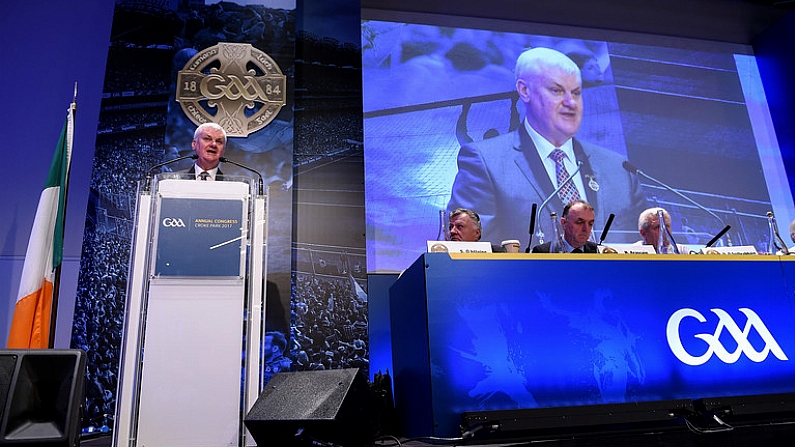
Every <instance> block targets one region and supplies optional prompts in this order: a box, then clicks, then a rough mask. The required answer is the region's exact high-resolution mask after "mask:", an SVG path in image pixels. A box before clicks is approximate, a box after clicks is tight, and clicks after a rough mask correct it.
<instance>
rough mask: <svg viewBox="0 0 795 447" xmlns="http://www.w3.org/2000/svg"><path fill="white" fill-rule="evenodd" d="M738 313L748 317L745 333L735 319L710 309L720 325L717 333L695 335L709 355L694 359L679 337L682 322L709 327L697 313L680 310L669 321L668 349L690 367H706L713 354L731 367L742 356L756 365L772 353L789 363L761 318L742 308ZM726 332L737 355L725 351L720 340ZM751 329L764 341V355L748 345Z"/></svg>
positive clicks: (705, 354)
mask: <svg viewBox="0 0 795 447" xmlns="http://www.w3.org/2000/svg"><path fill="white" fill-rule="evenodd" d="M739 310H740V312H742V313H743V314H745V316H746V317H748V320H747V321H746V322H745V327H744V328H743V329H740V327H739V326H738V325H737V323H736V322H735V321H734V320H733V319H732V317H731V315H729V314H728V313H727V312H726V311H725V310H723V309H710V311H711V312H712V313H714V314H715V315H717V316H718V324H717V326H715V331H714V332H713V333H711V334H710V333H701V334H694V335H693V337H694V338H698V339H701V340H704V341H705V342H706V343H707V346H708V349H707V350H706V352H704V353H703V354H701V355H699V356H694V355H692V354H691V353H689V352H687V350H686V349H685V347H684V345H682V339H681V338H680V334H679V326H680V324H681V323H682V320H684V319H685V318H695V319H696V320H698V322H699V323H706V322H707V319H706V318H705V317H704V316H703V315H701V313H700V312H698V311H697V310H695V309H688V308H684V309H679V310H677V311H676V312H674V313H673V315H671V317H670V318H669V319H668V325H667V327H666V331H665V332H666V337H667V338H668V346H669V347H670V348H671V351H672V352H673V353H674V355H675V356H676V358H678V359H679V360H681V361H682V362H683V363H685V364H687V365H691V366H698V365H703V364H704V363H706V362H707V360H709V359H710V358H712V356H713V354H714V355H715V356H717V357H718V359H720V360H721V361H722V362H724V363H729V364H732V363H734V362H736V361H737V360H739V358H740V355H741V354H745V356H746V357H748V359H749V360H751V361H752V362H756V363H759V362H762V361H764V360H765V359H767V356H768V354H770V353H772V354H773V355H774V356H775V357H776V358H777V359H779V360H788V359H787V356H786V354H784V351H783V350H782V349H781V347H780V346H779V345H778V342H776V340H775V339H774V338H773V335H772V334H770V331H769V330H768V329H767V327H766V326H765V323H763V322H762V319H761V318H759V315H757V314H756V312H754V311H753V310H751V309H748V308H746V307H742V308H740V309H739ZM724 329H725V330H727V331H728V332H729V335H730V336H731V337H732V338H733V339H734V341H735V342H737V348H736V349H735V350H734V352H729V351H728V350H726V348H725V347H724V346H723V344H722V343H721V342H720V337H721V334H722V333H723V330H724ZM751 329H754V330H756V332H757V333H758V334H759V336H760V337H761V338H762V341H764V342H765V346H764V348H762V350H761V351H757V350H756V348H754V346H753V345H751V343H750V342H749V341H748V338H749V336H750V334H751Z"/></svg>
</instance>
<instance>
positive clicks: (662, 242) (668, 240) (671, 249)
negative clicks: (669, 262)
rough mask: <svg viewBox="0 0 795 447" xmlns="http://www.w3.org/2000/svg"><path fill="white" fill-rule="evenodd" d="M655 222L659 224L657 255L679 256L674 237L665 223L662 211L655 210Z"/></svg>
mask: <svg viewBox="0 0 795 447" xmlns="http://www.w3.org/2000/svg"><path fill="white" fill-rule="evenodd" d="M657 221H658V222H660V234H659V235H657V253H676V254H679V247H677V245H676V241H675V240H674V235H673V234H671V229H670V228H668V225H667V224H666V222H665V213H664V212H663V210H657Z"/></svg>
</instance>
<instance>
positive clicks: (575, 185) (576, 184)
mask: <svg viewBox="0 0 795 447" xmlns="http://www.w3.org/2000/svg"><path fill="white" fill-rule="evenodd" d="M515 71H516V90H517V92H518V93H519V99H520V104H524V107H525V120H524V122H523V123H522V125H520V127H519V128H518V129H517V130H516V131H514V132H511V133H507V134H503V135H500V136H498V137H494V138H489V139H485V140H483V141H480V142H476V143H471V144H465V145H463V146H461V149H460V151H459V153H458V174H457V175H456V178H455V181H454V183H453V188H452V193H451V198H450V203H449V204H448V210H454V209H456V208H459V207H462V208H469V209H476V210H478V213H479V214H480V217H481V221H482V224H483V229H484V230H483V240H488V241H500V240H505V239H524V238H527V237H528V231H527V230H528V222H529V219H530V210H531V207H532V204H533V203H536V204H542V203H543V202H544V201H545V200H546V199H547V198H548V197H550V196H551V195H552V193H553V192H554V191H555V189H556V188H557V187H558V186H559V185H561V184H564V183H565V184H564V186H563V187H562V188H561V190H560V191H559V192H558V194H556V197H552V198H551V199H550V201H549V202H548V208H547V209H546V212H549V211H555V210H560V209H561V208H563V206H564V204H566V203H569V202H571V201H572V200H579V199H582V200H587V201H588V202H589V203H591V204H593V206H594V207H595V208H596V209H597V210H598V212H597V214H596V222H597V225H598V227H600V228H604V225H605V223H606V221H607V216H608V215H609V214H610V213H614V214H616V219H615V221H614V223H613V226H612V228H613V229H616V228H618V229H621V230H625V231H626V235H627V237H628V238H627V241H626V242H631V241H633V240H634V239H635V238H636V237H637V236H636V235H637V229H636V228H637V226H636V225H637V216H638V214H640V212H641V211H642V210H643V209H645V208H647V207H648V206H647V203H646V199H645V197H644V196H643V194H641V191H640V187H639V184H638V180H637V178H635V177H633V176H631V175H630V173H629V172H628V171H627V170H625V169H624V168H623V167H622V163H623V162H624V161H625V160H624V157H623V156H621V155H619V154H618V153H616V152H613V151H611V150H608V149H605V148H602V147H599V146H596V145H593V144H589V143H586V142H584V141H580V140H577V139H575V138H574V135H575V134H576V133H577V131H578V130H579V127H580V122H581V120H582V114H583V104H582V80H581V75H580V70H579V68H578V67H577V65H576V64H575V63H574V62H573V61H572V60H571V59H569V58H568V57H567V56H566V55H564V54H563V53H560V52H558V51H556V50H552V49H549V48H540V47H539V48H532V49H530V50H527V51H525V52H524V53H522V54H521V55H520V56H519V58H518V59H517V61H516V70H515ZM578 166H581V167H580V170H579V172H576V169H577V167H578ZM575 172H576V174H575ZM569 178H570V180H569V181H568V182H567V181H566V180H567V179H569ZM542 212H545V210H539V215H541V213H542ZM545 230H549V229H545ZM619 239H620V236H619ZM525 240H526V239H525Z"/></svg>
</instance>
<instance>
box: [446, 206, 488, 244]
mask: <svg viewBox="0 0 795 447" xmlns="http://www.w3.org/2000/svg"><path fill="white" fill-rule="evenodd" d="M449 229H450V240H451V241H462V242H477V241H479V240H480V235H481V233H482V232H483V228H482V226H481V224H480V216H478V213H476V212H474V211H472V210H469V209H466V208H456V209H455V210H454V211H453V212H452V213H450V225H449Z"/></svg>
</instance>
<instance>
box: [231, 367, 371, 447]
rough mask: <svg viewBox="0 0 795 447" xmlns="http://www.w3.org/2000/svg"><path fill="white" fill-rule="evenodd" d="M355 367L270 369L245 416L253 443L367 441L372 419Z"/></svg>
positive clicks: (347, 446)
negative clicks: (267, 377)
mask: <svg viewBox="0 0 795 447" xmlns="http://www.w3.org/2000/svg"><path fill="white" fill-rule="evenodd" d="M373 419H374V414H373V411H372V398H371V394H370V391H369V387H368V384H367V381H366V380H365V378H364V377H363V376H362V375H361V374H360V373H359V370H358V368H349V369H333V370H324V371H299V372H283V373H277V374H275V375H274V376H273V377H272V378H271V379H270V381H269V382H268V384H267V386H266V388H265V390H264V391H263V392H262V394H260V396H259V398H258V399H257V401H256V402H255V403H254V406H253V407H252V408H251V411H249V412H248V414H247V415H246V418H245V421H244V422H245V425H246V428H248V431H249V433H251V436H252V437H253V438H254V441H256V442H257V445H258V446H278V447H293V446H307V445H341V446H344V447H351V446H368V445H371V443H372V440H373V439H372V438H373V436H374V434H375V433H374V432H375V428H374V425H375V423H374V422H375V421H374V420H373Z"/></svg>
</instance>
